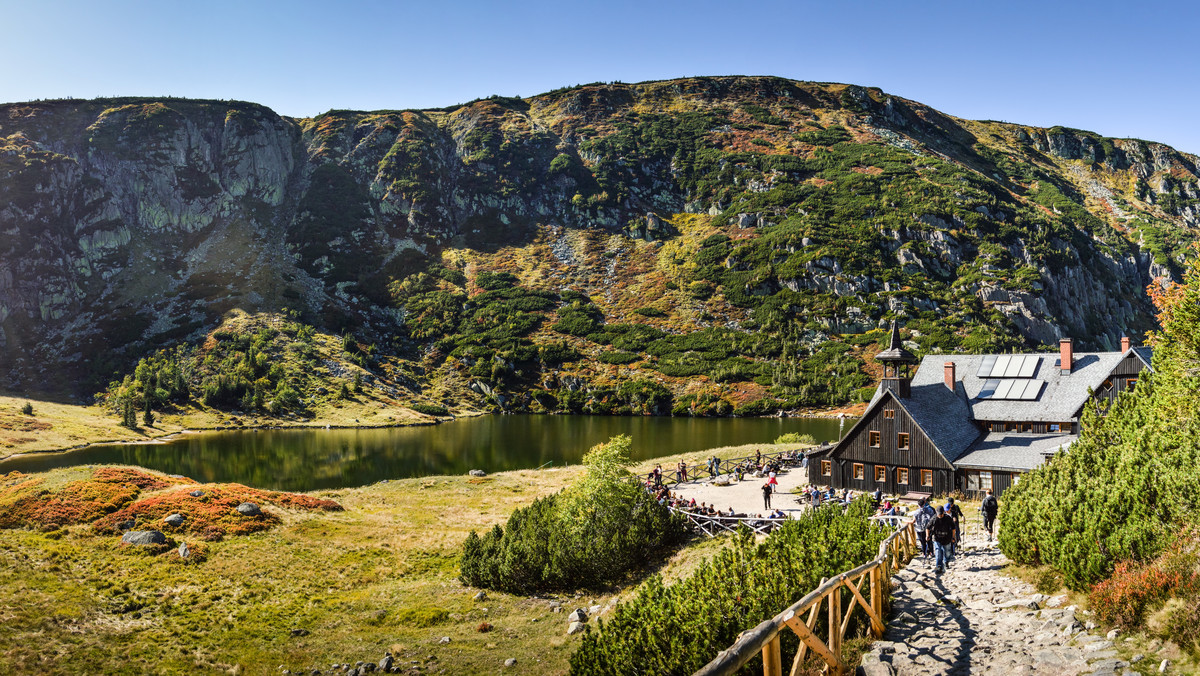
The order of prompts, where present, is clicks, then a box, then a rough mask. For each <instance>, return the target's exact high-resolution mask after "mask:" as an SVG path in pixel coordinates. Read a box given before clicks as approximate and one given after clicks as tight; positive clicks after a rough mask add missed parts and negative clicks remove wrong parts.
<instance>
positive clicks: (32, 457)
mask: <svg viewBox="0 0 1200 676" xmlns="http://www.w3.org/2000/svg"><path fill="white" fill-rule="evenodd" d="M854 421H855V419H853V418H847V419H846V420H844V421H839V420H837V419H831V418H669V417H621V416H568V415H499V416H496V415H489V416H480V417H475V418H462V419H459V420H453V421H450V422H444V423H441V424H438V425H428V426H416V427H390V428H381V429H331V430H325V429H311V428H309V429H271V430H236V431H226V430H222V431H212V432H198V433H190V434H183V435H180V436H177V437H174V438H172V439H170V440H168V441H166V442H163V443H142V444H104V445H96V446H89V447H86V448H82V449H77V450H73V451H66V452H61V453H38V454H28V455H19V456H16V457H12V458H9V459H7V460H0V474H4V473H7V472H12V471H21V472H40V471H45V470H49V469H54V468H57V467H73V466H78V465H99V464H123V465H138V466H141V467H146V468H149V469H155V470H158V471H160V472H165V473H167V474H182V475H184V476H187V477H190V478H192V479H195V480H197V481H201V482H234V483H241V484H245V485H248V486H253V487H255V488H266V489H272V490H285V491H310V490H318V489H333V488H348V487H354V486H364V485H367V484H372V483H375V482H378V481H382V480H384V479H403V478H409V477H417V476H428V475H434V474H464V473H466V472H468V471H470V470H472V469H481V470H484V471H485V472H489V473H491V472H501V471H505V470H514V469H533V468H539V467H561V466H563V465H567V464H573V463H578V462H579V461H580V459H581V458H582V457H583V454H584V453H585V452H587V450H588V449H589V448H591V447H592V446H594V445H596V444H598V443H602V442H604V441H607V440H608V439H609V438H610V437H614V436H616V435H618V434H628V435H630V436H631V437H633V453H634V459H635V460H645V459H650V458H655V457H662V456H665V455H674V454H676V453H688V452H698V451H703V450H705V449H709V448H716V447H720V446H735V445H740V444H752V443H770V442H772V441H774V440H775V439H776V438H777V437H779V435H781V434H787V433H789V432H795V433H799V434H811V435H812V436H813V438H815V439H816V440H817V441H818V442H821V441H836V440H837V439H838V438H839V435H840V434H841V432H843V431H846V430H849V429H850V426H851V425H853V424H854Z"/></svg>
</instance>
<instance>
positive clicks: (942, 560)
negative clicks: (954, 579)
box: [929, 507, 957, 575]
mask: <svg viewBox="0 0 1200 676" xmlns="http://www.w3.org/2000/svg"><path fill="white" fill-rule="evenodd" d="M929 536H930V537H931V538H932V539H933V554H934V560H933V565H934V570H936V571H937V574H938V575H941V574H942V571H943V570H945V569H946V567H947V566H949V565H950V551H951V549H950V548H951V547H953V546H954V538H955V537H956V536H957V533H956V532H955V527H954V517H952V516H950V515H949V514H948V513H946V508H945V507H938V508H937V518H936V519H934V521H933V527H931V528H930V529H929Z"/></svg>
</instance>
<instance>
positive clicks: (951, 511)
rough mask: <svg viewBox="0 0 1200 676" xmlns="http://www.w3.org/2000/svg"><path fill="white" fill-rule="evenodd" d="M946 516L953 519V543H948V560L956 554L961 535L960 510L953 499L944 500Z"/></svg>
mask: <svg viewBox="0 0 1200 676" xmlns="http://www.w3.org/2000/svg"><path fill="white" fill-rule="evenodd" d="M946 514H948V515H949V516H950V518H951V519H954V542H952V543H950V558H952V559H953V558H954V556H955V555H956V554H958V543H959V541H960V537H961V535H962V529H961V525H962V524H961V522H962V515H963V513H962V509H961V508H960V507H959V506H958V505H956V504H954V498H946Z"/></svg>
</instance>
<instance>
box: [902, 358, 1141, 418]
mask: <svg viewBox="0 0 1200 676" xmlns="http://www.w3.org/2000/svg"><path fill="white" fill-rule="evenodd" d="M1137 349H1138V350H1140V349H1143V348H1137ZM1131 350H1132V348H1131ZM1135 351H1136V350H1135ZM1000 356H1010V355H1000ZM1011 356H1012V357H1025V356H1030V357H1035V358H1040V362H1039V363H1038V366H1037V369H1036V370H1035V371H1034V373H1033V376H1032V379H1035V380H1041V381H1042V382H1044V383H1045V385H1044V386H1043V387H1042V389H1041V391H1040V393H1039V394H1038V396H1037V398H1036V399H1032V400H1029V401H1019V400H1013V399H988V398H982V399H981V398H980V397H979V394H980V392H982V391H983V389H984V387H983V386H984V383H985V382H986V381H987V380H989V379H990V378H981V377H979V375H978V373H979V370H980V366H982V365H983V361H984V359H985V358H988V357H991V358H992V359H993V360H994V359H995V358H996V357H997V355H983V354H932V355H928V356H926V357H925V358H924V359H922V360H921V366H920V367H918V368H917V373H916V375H914V376H913V381H912V386H913V389H914V390H916V388H917V387H919V386H925V385H932V384H937V385H939V386H940V385H941V384H942V379H943V377H944V375H943V370H944V366H945V364H946V363H947V362H954V365H955V373H956V376H955V377H956V378H957V379H958V381H959V382H960V383H961V384H962V387H963V388H964V390H965V391H966V396H967V403H968V405H969V406H970V407H971V412H972V414H973V417H974V418H975V419H976V420H1001V421H1003V420H1012V421H1032V422H1038V421H1041V422H1066V421H1070V420H1074V418H1075V415H1076V413H1078V412H1079V409H1080V408H1081V407H1082V406H1083V404H1084V402H1086V401H1087V399H1088V391H1089V390H1098V389H1100V386H1101V385H1102V384H1103V383H1104V381H1105V379H1106V378H1108V377H1109V376H1110V375H1111V374H1112V372H1113V369H1114V368H1116V366H1117V364H1119V363H1120V362H1121V360H1122V359H1124V358H1125V355H1124V354H1122V353H1120V352H1082V353H1076V354H1075V363H1074V368H1073V369H1072V371H1071V373H1070V374H1068V375H1063V374H1062V372H1061V371H1060V369H1059V367H1058V355H1056V354H1054V353H1049V354H1046V353H1043V354H1030V355H1024V354H1022V355H1011ZM1138 356H1139V358H1141V354H1140V353H1139V355H1138ZM943 389H945V388H944V386H943Z"/></svg>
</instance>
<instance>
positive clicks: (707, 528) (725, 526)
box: [668, 507, 787, 537]
mask: <svg viewBox="0 0 1200 676" xmlns="http://www.w3.org/2000/svg"><path fill="white" fill-rule="evenodd" d="M668 509H670V510H671V511H672V512H675V513H676V514H682V515H683V518H684V519H686V520H687V522H688V524H689V525H690V526H691V527H692V529H693V530H697V531H699V532H701V533H703V534H705V535H707V536H708V537H716V536H718V535H720V534H721V533H736V532H737V530H738V526H741V525H745V526H746V527H747V528H749V529H750V530H751V531H754V533H756V534H757V535H766V534H767V533H770V532H771V531H772V530H774V529H775V528H776V527H778V526H779V525H781V524H783V522H785V521H787V519H764V518H762V517H757V516H709V515H707V514H696V513H695V512H689V511H687V510H685V509H679V508H678V507H669V508H668Z"/></svg>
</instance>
